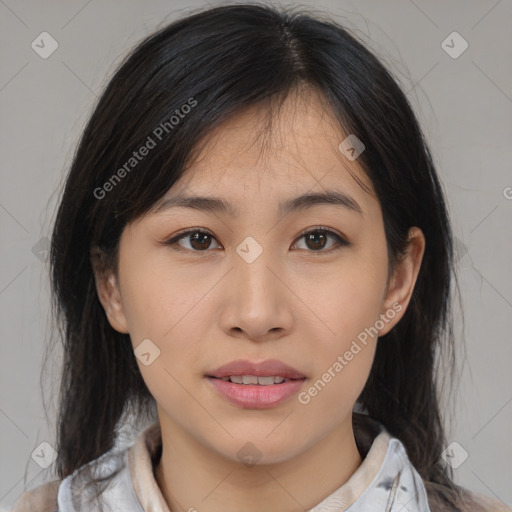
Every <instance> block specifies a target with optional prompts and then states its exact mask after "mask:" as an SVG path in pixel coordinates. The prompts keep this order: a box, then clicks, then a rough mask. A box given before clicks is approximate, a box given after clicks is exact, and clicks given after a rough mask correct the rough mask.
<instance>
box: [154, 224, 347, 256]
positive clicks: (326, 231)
mask: <svg viewBox="0 0 512 512" xmlns="http://www.w3.org/2000/svg"><path fill="white" fill-rule="evenodd" d="M317 232H320V233H324V234H326V235H328V236H331V237H332V238H334V239H336V241H337V245H335V246H334V247H332V248H330V249H327V250H323V249H319V250H318V251H313V250H309V251H307V252H310V253H313V254H315V253H319V254H326V253H329V254H330V253H331V252H333V251H336V250H339V249H341V248H342V247H348V246H350V245H352V244H351V243H350V242H348V241H347V240H346V239H345V238H343V237H342V236H341V235H339V234H338V233H336V232H335V231H332V230H331V229H329V228H327V227H324V226H316V227H314V228H308V229H306V230H304V231H302V232H301V233H300V234H299V235H298V237H297V239H296V240H300V239H301V238H303V237H304V236H306V235H309V234H311V233H317ZM194 233H201V234H202V235H210V236H211V237H213V238H215V236H214V235H213V233H212V232H211V231H208V230H205V229H201V228H192V229H188V230H187V231H182V232H180V233H178V234H177V235H176V236H174V237H172V238H170V239H168V240H164V241H163V242H162V244H163V245H169V246H174V245H176V250H177V251H184V252H189V253H190V252H191V253H199V254H201V253H205V252H209V249H205V250H203V251H198V250H194V249H186V248H184V247H181V246H179V245H178V242H179V241H180V240H181V239H182V238H186V237H187V235H191V234H194ZM294 245H295V242H294ZM199 254H198V255H199Z"/></svg>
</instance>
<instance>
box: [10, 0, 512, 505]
mask: <svg viewBox="0 0 512 512" xmlns="http://www.w3.org/2000/svg"><path fill="white" fill-rule="evenodd" d="M452 242H453V240H452V233H451V228H450V221H449V217H448V214H447V210H446V206H445V200H444V195H443V191H442V187H441V184H440V183H439V179H438V177H437V174H436V171H435V168H434V165H433V163H432V159H431V156H430V152H429V149H428V147H427V145H426V143H425V141H424V138H423V135H422V133H421V130H420V127H419V126H418V123H417V120H416V118H415V116H414V114H413V112H412V109H411V107H410V105H409V103H408V101H407V99H406V97H405V95H404V93H403V92H402V91H401V90H400V88H399V87H398V85H397V84H396V82H395V81H394V79H393V78H392V76H391V75H390V73H389V72H388V71H387V70H386V69H385V68H384V66H383V65H382V64H381V63H380V62H379V61H378V59H377V58H376V57H375V56H374V55H373V54H372V53H371V52H369V51H368V50H367V49H366V48H365V47H364V46H363V45H362V44H361V43H360V42H358V41H357V40H356V39H355V38H354V36H352V35H351V34H349V32H348V31H347V30H345V29H344V28H342V27H340V26H339V25H337V24H335V23H334V22H332V21H329V20H322V19H320V18H319V17H313V16H311V15H308V14H305V13H300V12H296V13H293V12H291V11H285V10H279V9H277V8H275V7H266V6H263V5H250V4H245V5H230V6H221V7H216V8H212V9H208V10H204V11H201V12H198V13H195V14H193V15H189V16H187V17H185V18H183V19H181V20H178V21H176V22H174V23H172V24H170V25H169V26H167V27H164V28H163V29H162V30H160V31H158V32H157V33H155V34H153V35H151V36H150V37H148V38H147V39H146V40H145V41H143V42H142V43H141V44H140V45H139V46H138V47H137V48H136V49H135V50H134V51H133V52H132V53H131V54H130V55H129V56H128V58H127V59H126V60H125V62H124V63H123V64H122V65H121V66H120V68H119V69H118V70H117V72H116V73H115V75H114V76H113V78H112V79H111V80H110V83H109V84H108V86H107V88H106V90H105V92H104V93H103V95H102V97H101V98H100V100H99V102H98V105H97V106H96V108H95V110H94V113H93V114H92V117H91V119H90V121H89V123H88V125H87V127H86V129H85V131H84V133H83V136H82V138H81V141H80V144H79V147H78V150H77V152H76V155H75V158H74V161H73V164H72V167H71V170H70V173H69V176H68V178H67V183H66V187H65V190H64V193H63V196H62V199H61V203H60V207H59V210H58V215H57V219H56V222H55V227H54V232H53V236H52V250H51V263H52V282H53V291H54V299H55V307H56V312H57V313H58V315H59V319H60V320H61V322H62V325H63V327H64V329H63V334H64V341H65V345H64V348H65V361H64V369H63V376H62V388H61V408H60V414H59V428H58V437H57V441H58V450H57V451H58V458H57V461H56V466H57V472H58V477H59V478H58V479H57V480H55V481H54V482H50V483H48V484H45V485H44V486H40V487H39V488H37V489H36V490H33V491H30V492H28V493H25V494H24V495H23V496H22V497H21V498H20V500H19V501H18V503H17V504H16V506H15V508H14V510H15V511H18V510H34V511H36V510H37V511H43V510H45V511H46V510H47V511H54V510H58V511H59V512H71V511H78V510H92V509H94V510H97V509H98V510H100V509H105V510H107V509H109V507H110V509H112V510H123V511H132V510H133V511H135V510H137V511H140V510H145V511H150V510H151V511H155V510H161V511H172V512H176V511H179V510H188V511H194V510H198V511H200V512H203V511H205V512H214V511H217V510H224V511H225V510H244V511H252V510H269V511H289V512H292V511H296V510H297V511H299V510H308V511H316V512H319V511H328V510H329V511H334V510H336V511H341V510H350V512H360V511H363V510H364V511H367V510H372V511H383V512H384V511H386V512H390V511H391V512H397V511H399V510H404V511H405V510H408V511H416V512H420V511H421V512H425V511H432V512H437V511H477V510H487V511H490V510H511V509H509V508H507V507H506V506H505V504H503V503H501V502H498V501H495V500H491V499H490V498H487V497H484V496H481V495H476V494H474V493H471V492H470V491H468V490H465V489H462V488H460V487H458V486H457V485H455V484H454V482H453V481H452V475H451V472H450V467H449V466H448V465H447V464H446V463H445V462H444V458H443V457H442V454H443V451H444V450H445V448H446V444H447V443H446V439H445V433H444V425H443V422H442V415H441V410H440V406H439V402H438V390H437V389H436V386H435V379H436V371H437V370H438V369H439V368H441V366H442V365H445V364H447V365H448V366H449V365H450V364H452V362H453V359H452V357H453V352H452V350H453V336H452V330H451V325H452V324H451V322H452V318H451V309H450V299H451V297H450V291H451V290H452V281H453V279H454V278H455V276H454V275H453V265H454V263H453V246H452ZM151 408H155V409H156V413H157V416H156V417H153V422H152V423H151V424H150V425H149V426H147V427H146V428H145V429H144V430H143V431H142V432H141V433H140V434H139V436H138V437H137V439H136V440H135V442H134V443H133V445H132V446H130V447H127V448H125V449H122V450H115V449H113V448H114V443H115V440H116V433H117V429H119V427H120V426H122V425H123V424H125V423H126V422H127V421H128V420H127V418H128V417H129V415H130V414H131V415H133V416H134V417H135V418H138V419H141V418H144V417H146V415H148V414H150V411H151ZM130 421H131V420H130Z"/></svg>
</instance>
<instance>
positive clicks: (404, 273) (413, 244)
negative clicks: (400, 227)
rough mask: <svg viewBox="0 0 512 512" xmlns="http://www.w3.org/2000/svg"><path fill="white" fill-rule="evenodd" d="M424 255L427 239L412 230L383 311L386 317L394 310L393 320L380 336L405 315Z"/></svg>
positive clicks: (392, 280)
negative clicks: (387, 313)
mask: <svg viewBox="0 0 512 512" xmlns="http://www.w3.org/2000/svg"><path fill="white" fill-rule="evenodd" d="M424 253H425V237H424V235H423V232H422V231H421V229H419V228H417V227H412V228H410V229H409V237H408V245H407V247H406V251H405V255H404V256H403V257H402V259H401V260H400V262H399V263H398V264H397V266H396V268H395V271H394V274H393V276H392V278H391V279H390V285H389V288H388V293H387V296H386V299H385V301H384V310H383V311H382V313H383V314H384V315H386V312H389V310H391V309H393V311H394V313H393V319H392V320H391V321H390V322H388V323H386V325H385V326H384V328H383V329H381V330H380V332H379V336H384V334H387V333H388V332H389V331H390V330H391V329H392V328H393V327H394V326H395V325H396V324H397V323H398V322H399V320H400V319H401V318H402V316H403V315H404V314H405V311H406V309H407V306H408V305H409V301H410V300H411V297H412V293H413V291H414V286H415V284H416V280H417V278H418V274H419V271H420V268H421V262H422V260H423V255H424Z"/></svg>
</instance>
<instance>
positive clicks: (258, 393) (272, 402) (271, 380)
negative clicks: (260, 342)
mask: <svg viewBox="0 0 512 512" xmlns="http://www.w3.org/2000/svg"><path fill="white" fill-rule="evenodd" d="M205 378H206V380H207V381H208V382H209V384H210V386H211V387H212V389H213V390H214V391H215V393H216V394H217V395H220V396H221V397H222V398H223V399H225V400H227V401H228V402H229V403H230V404H232V405H235V406H237V407H241V408H243V409H267V408H270V407H275V406H277V405H279V404H281V403H282V402H284V401H285V400H287V399H289V398H291V397H292V396H293V395H295V394H296V393H298V392H299V390H300V388H301V387H302V386H303V385H304V382H305V381H306V376H305V375H304V374H303V373H302V372H300V371H298V370H296V369H295V368H292V367H291V366H288V365H286V364H284V363H282V362H281V361H277V360H269V361H264V362H260V363H253V362H250V361H243V360H238V361H233V362H231V363H228V364H226V365H224V366H222V367H220V368H218V369H217V370H215V371H213V372H209V373H208V374H207V375H205Z"/></svg>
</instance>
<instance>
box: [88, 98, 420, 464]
mask: <svg viewBox="0 0 512 512" xmlns="http://www.w3.org/2000/svg"><path fill="white" fill-rule="evenodd" d="M263 119H264V117H263V113H262V112H261V111H259V110H258V109H256V108H254V109H251V110H250V111H246V112H244V113H242V114H238V115H237V116H236V117H234V118H232V119H231V120H230V121H229V122H227V123H225V124H224V125H222V126H221V127H220V128H219V129H218V130H217V131H215V132H214V133H213V134H212V137H211V138H210V139H209V142H208V144H207V145H206V147H205V148H204V149H203V151H202V153H201V155H200V156H199V158H197V159H196V160H195V162H194V163H193V164H192V165H191V166H190V168H189V169H188V170H187V172H186V174H185V175H184V176H183V177H182V178H181V179H180V181H178V182H177V183H176V184H175V185H174V186H173V187H172V188H171V189H170V190H169V191H168V192H167V194H166V195H165V197H164V199H163V201H165V200H167V199H172V198H176V197H177V196H179V195H180V196H181V195H186V196H208V197H215V198H218V199H221V200H222V201H225V202H226V203H229V205H230V206H229V208H227V209H226V210H221V209H209V210H207V209H200V208H190V207H185V206H172V205H170V204H169V203H168V204H167V207H164V208H162V209H161V210H160V211H154V212H152V213H150V214H148V215H146V216H145V217H143V218H141V219H139V220H138V221H136V222H134V223H132V224H129V225H128V226H126V228H125V229H124V231H123V233H122V237H121V240H120V250H119V268H118V280H117V279H116V278H115V277H113V276H110V278H109V280H108V281H105V282H101V283H99V284H98V289H99V294H100V299H101V301H102V303H103V305H104V307H105V311H106V312H107V316H108V318H109V321H110V323H111V325H112V326H113V327H114V328H115V329H117V330H118V331H120V332H127V333H129V334H130V338H131V340H132V344H133V348H134V350H135V351H136V354H138V358H137V363H138V365H139V368H140V371H141V374H142V377H143V378H144V381H145V382H146V385H147V387H148V389H149V391H150V392H151V394H152V395H153V396H154V398H155V400H156V402H157V407H158V413H159V419H160V422H161V424H162V428H164V425H165V428H166V430H167V431H169V432H173V433H174V434H175V435H177V436H182V438H184V439H185V438H186V439H188V440H190V441H193V442H195V443H198V444H199V445H201V446H203V447H204V448H205V449H208V450H211V451H213V452H215V453H216V454H218V455H220V456H222V457H224V458H226V459H230V460H232V461H237V460H240V457H241V455H240V450H241V448H243V447H244V446H245V448H244V449H245V450H255V451H256V450H257V453H258V457H261V460H260V462H261V463H263V462H268V463H270V462H278V461H284V460H288V459H291V458H292V457H294V456H297V455H299V454H301V453H302V452H304V451H305V450H307V449H308V448H310V447H312V446H314V445H315V444H316V443H318V442H319V441H320V440H321V439H323V438H325V437H326V436H328V435H331V434H333V433H335V432H340V433H341V432H351V415H352V409H353V406H354V403H355V401H356V399H357V397H358V395H359V394H360V392H361V391H362V389H363V387H364V384H365V382H366V380H367V378H368V375H369V372H370V368H371V365H372V361H373V357H374V353H375V348H376V343H377V336H378V335H383V334H385V333H386V332H388V331H389V330H390V329H391V328H392V327H393V326H394V325H395V324H396V323H397V322H398V321H399V319H400V318H401V316H402V315H403V313H404V312H405V309H406V307H407V303H408V300H409V298H410V294H411V293H412V289H413V286H414V282H415V279H416V276H417V272H418V270H419V263H420V261H421V256H422V254H423V246H422V245H421V237H420V238H416V239H415V240H419V241H420V243H419V245H417V246H416V249H415V250H414V251H412V252H411V257H410V258H408V259H406V260H405V263H404V264H403V266H402V267H399V269H398V270H397V273H396V274H395V275H394V276H390V277H391V279H390V281H389V283H388V281H387V280H388V277H389V276H388V259H387V251H386V239H385V234H384V224H383V219H382V215H381V210H380V206H379V202H378V200H377V199H376V197H375V195H374V194H373V189H372V187H371V182H370V181H369V179H368V178H367V177H366V175H365V174H364V173H363V171H362V169H361V168H360V167H359V166H358V164H357V159H356V160H354V161H349V160H348V159H347V158H345V156H344V155H343V154H342V153H341V152H340V151H339V149H338V145H339V143H340V142H341V141H342V140H343V139H344V138H345V137H346V135H344V134H342V133H340V131H339V129H337V128H336V122H335V121H334V119H333V118H332V117H331V115H330V114H329V112H328V111H326V110H325V108H324V105H323V104H322V102H321V100H320V98H318V97H316V96H311V97H310V98H308V100H307V101H303V102H301V101H290V99H289V100H287V103H286V104H285V106H284V108H283V110H282V111H281V112H280V115H279V118H278V119H277V120H276V122H275V123H273V126H272V130H273V131H272V134H271V136H270V137H269V139H268V141H270V142H269V144H267V145H265V146H262V144H261V142H262V139H258V140H255V137H254V135H255V133H256V132H257V129H258V128H259V127H261V125H260V124H259V123H260V122H261V121H262V120H263ZM349 170H350V171H351V172H352V173H353V174H354V175H356V176H357V177H358V178H359V179H360V180H361V181H363V182H364V183H365V184H366V185H367V186H368V187H369V188H370V190H371V191H372V193H371V194H370V193H368V192H367V191H365V190H363V188H361V187H360V185H359V184H358V183H357V182H356V181H355V180H354V178H353V177H352V176H351V175H350V172H348V171H349ZM327 191H332V192H333V193H335V194H338V198H342V197H343V196H344V197H345V199H344V203H345V204H341V202H343V201H341V202H338V203H336V204H335V203H327V202H316V203H315V202H310V203H305V202H303V203H299V204H298V205H296V206H297V207H296V208H288V209H281V210H280V209H279V205H281V204H283V205H284V204H286V203H287V202H288V201H290V200H292V199H294V198H297V197H298V196H301V195H304V194H324V193H326V192H327ZM349 203H350V204H352V207H349V206H347V204H349ZM185 231H190V232H189V233H188V234H185V233H184V232H185ZM414 233H416V234H417V233H418V230H416V231H415V232H414ZM414 233H413V234H414ZM420 233H421V232H420ZM108 283H110V286H109V284H108ZM388 284H389V286H388ZM142 354H145V355H143V356H142V357H141V355H142ZM270 359H272V360H278V361H281V362H282V363H284V364H285V365H288V366H290V367H292V368H294V369H296V370H298V371H299V372H300V373H301V374H302V375H303V376H304V377H305V378H304V379H302V380H300V381H295V382H293V386H294V389H293V390H292V391H291V393H292V394H291V395H289V396H287V395H286V394H285V396H284V398H283V396H282V394H283V392H281V391H280V390H277V391H271V390H269V391H268V392H267V391H265V393H267V394H266V395H265V396H266V397H267V402H265V401H264V400H263V399H262V400H263V402H261V401H260V402H258V403H256V402H254V403H252V405H251V403H247V402H245V403H234V402H233V401H232V400H231V399H229V398H227V397H226V396H225V395H224V394H223V393H222V392H220V391H219V390H218V387H217V386H215V385H213V384H212V379H211V378H209V377H208V376H209V375H212V373H213V372H214V371H215V370H216V369H217V368H219V367H221V366H223V365H225V364H227V363H230V362H232V361H235V360H248V361H250V362H255V363H259V362H261V361H266V360H270ZM276 373H279V371H278V370H276ZM244 374H245V373H244ZM285 384H286V383H285ZM223 385H224V387H226V383H224V384H223ZM280 385H282V384H274V385H272V386H271V388H273V389H277V388H278V387H279V386H280ZM228 386H229V387H230V388H232V387H233V386H238V389H240V387H242V386H245V384H238V385H237V384H229V383H228ZM248 387H250V388H251V389H253V390H254V387H255V386H253V385H251V386H248ZM288 387H289V388H290V389H291V386H290V385H288ZM259 388H263V386H259ZM247 389H248V388H247ZM241 393H244V391H241ZM251 393H253V391H251V392H249V391H247V396H249V395H250V396H249V398H248V400H251V397H253V398H254V396H260V397H261V394H260V395H258V394H257V393H258V391H255V392H254V393H256V395H254V393H253V394H252V395H251ZM239 394H240V393H239ZM269 397H270V398H269ZM272 397H274V398H275V397H281V398H280V400H281V401H278V402H277V403H273V404H272V403H270V404H269V402H268V400H270V402H272V400H273V398H272ZM262 404H263V405H262ZM247 442H251V443H252V447H251V448H248V447H247V445H246V443H247ZM254 447H255V448H254Z"/></svg>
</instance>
